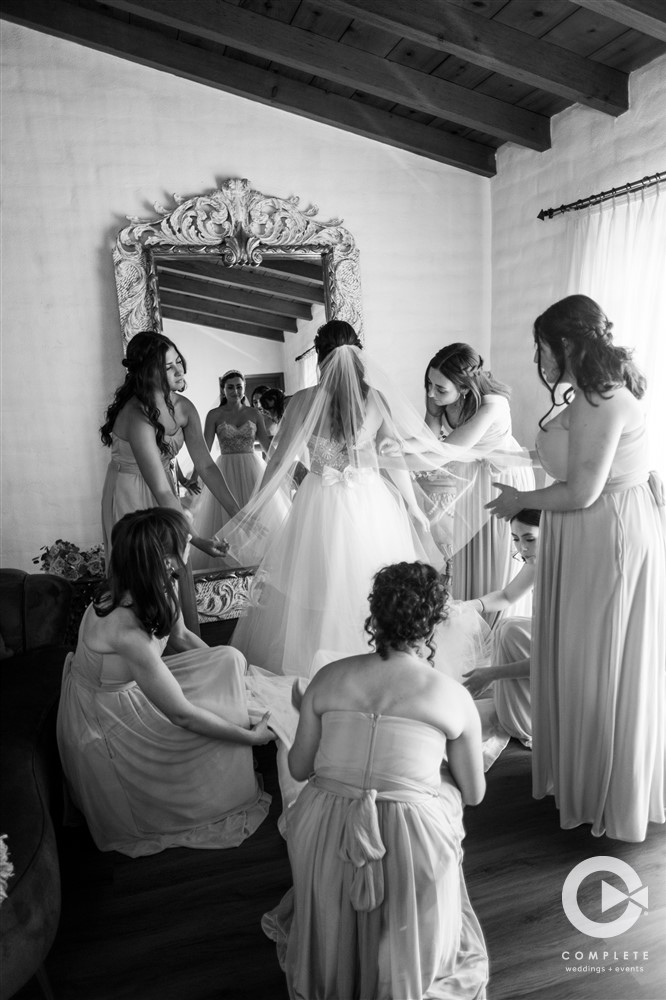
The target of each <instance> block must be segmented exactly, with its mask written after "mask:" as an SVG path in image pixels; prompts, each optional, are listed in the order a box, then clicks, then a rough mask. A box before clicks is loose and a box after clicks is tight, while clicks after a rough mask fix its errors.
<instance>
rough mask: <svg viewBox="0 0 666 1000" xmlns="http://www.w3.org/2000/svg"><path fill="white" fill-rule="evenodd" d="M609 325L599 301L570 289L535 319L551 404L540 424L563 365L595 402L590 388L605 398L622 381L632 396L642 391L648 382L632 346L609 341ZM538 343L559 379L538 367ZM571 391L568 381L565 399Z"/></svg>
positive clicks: (589, 400) (586, 394)
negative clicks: (570, 292)
mask: <svg viewBox="0 0 666 1000" xmlns="http://www.w3.org/2000/svg"><path fill="white" fill-rule="evenodd" d="M612 329H613V324H612V323H611V322H610V320H609V319H608V317H607V316H606V314H605V313H604V311H603V309H602V308H601V306H599V305H597V303H596V302H595V301H594V299H590V298H588V296H587V295H568V296H567V297H566V298H565V299H560V301H559V302H555V303H554V305H552V306H550V307H549V308H548V309H546V311H545V312H544V313H542V314H541V316H538V317H537V319H536V321H535V323H534V342H535V344H536V348H537V368H538V372H539V378H540V379H541V381H542V382H543V384H544V385H545V386H546V388H547V389H548V391H549V393H550V399H551V404H552V405H551V407H550V409H549V410H548V413H545V414H544V415H543V417H542V418H541V420H540V421H539V426H540V427H541V428H543V425H544V421H545V420H546V418H547V417H548V416H550V414H551V413H552V411H553V409H554V408H555V407H556V406H557V405H558V401H557V399H556V396H555V389H556V387H557V385H558V384H559V382H560V381H561V380H562V377H563V376H564V373H565V371H566V369H567V367H568V368H569V371H570V372H571V374H572V375H573V377H574V378H575V380H576V384H577V386H578V388H579V389H580V390H581V391H582V392H583V394H584V395H585V398H586V400H587V401H588V403H591V404H592V405H593V406H597V405H598V404H597V403H595V402H594V400H593V399H592V396H593V395H594V394H596V395H599V396H601V398H602V399H608V394H609V393H610V392H612V390H613V389H617V388H618V387H619V386H626V388H627V389H628V390H629V391H630V392H631V394H632V395H633V396H635V397H636V399H641V398H642V397H643V395H644V394H645V389H646V386H647V382H646V380H645V376H644V375H643V374H642V373H641V372H640V371H639V369H638V368H637V366H636V365H635V364H634V362H633V361H632V356H633V352H632V351H630V350H628V349H627V348H626V347H617V346H616V345H615V344H614V343H613V335H612V333H611V331H612ZM565 342H566V344H567V346H568V353H567V352H566V351H565ZM541 344H547V345H548V347H549V348H550V350H551V352H552V355H553V358H554V359H555V362H556V363H557V365H558V366H559V374H558V376H557V380H556V382H555V383H554V384H552V385H550V384H549V383H548V382H547V381H546V379H545V378H544V377H543V374H542V372H541ZM573 395H574V389H573V387H572V386H570V387H569V388H568V389H567V390H566V392H565V393H564V402H565V403H569V402H570V401H571V399H572V397H573Z"/></svg>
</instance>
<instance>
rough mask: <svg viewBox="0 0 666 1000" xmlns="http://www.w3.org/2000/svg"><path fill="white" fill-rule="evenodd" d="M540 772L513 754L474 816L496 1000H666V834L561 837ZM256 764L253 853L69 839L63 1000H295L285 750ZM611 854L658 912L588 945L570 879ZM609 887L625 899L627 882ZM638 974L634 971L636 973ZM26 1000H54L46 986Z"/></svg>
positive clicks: (60, 955) (475, 859) (520, 752)
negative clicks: (266, 796) (283, 817)
mask: <svg viewBox="0 0 666 1000" xmlns="http://www.w3.org/2000/svg"><path fill="white" fill-rule="evenodd" d="M530 757H531V755H530V752H529V751H528V750H526V749H524V748H523V747H522V746H521V745H520V744H518V743H515V742H514V741H512V742H511V743H510V744H509V746H508V747H507V748H506V750H505V751H504V752H503V753H502V755H501V757H500V758H499V760H498V761H497V762H496V763H495V764H494V765H493V767H492V769H491V770H490V772H489V773H488V776H487V777H488V791H487V793H486V797H485V799H484V801H483V802H482V803H481V805H479V806H477V807H476V808H468V809H467V810H466V813H465V825H466V829H467V837H466V839H465V842H464V848H465V861H464V868H465V874H466V879H467V886H468V890H469V894H470V897H471V899H472V903H473V905H474V907H475V910H476V913H477V915H478V917H479V920H480V922H481V925H482V927H483V930H484V934H485V936H486V942H487V945H488V951H489V955H490V963H491V978H490V986H489V991H488V997H489V1000H520V998H534V1000H664V997H666V940H665V935H664V931H663V928H664V927H666V884H665V883H666V879H665V878H664V873H665V869H666V863H665V861H666V859H665V855H664V848H665V846H666V830H665V829H664V827H654V828H651V830H650V833H649V836H648V838H647V840H646V841H645V843H643V844H633V845H632V844H622V843H620V842H618V841H611V840H608V839H607V838H605V837H603V838H600V839H596V838H593V837H592V836H591V835H590V834H589V831H588V828H579V829H577V830H572V831H563V830H560V828H559V824H558V821H557V813H556V810H555V808H554V805H553V803H552V801H551V800H543V801H541V802H536V801H535V800H534V799H532V797H531V771H530ZM256 758H257V764H258V769H259V770H260V771H261V772H262V774H263V775H264V778H265V784H266V788H267V790H268V791H270V792H271V793H272V794H273V803H272V806H271V812H270V815H269V817H268V818H267V819H266V820H265V822H264V823H263V824H262V826H261V827H260V828H259V830H258V831H257V832H256V833H255V834H254V835H253V836H252V837H251V838H250V839H249V840H248V841H246V842H245V844H243V845H242V846H241V847H238V848H235V849H232V850H227V851H196V850H189V849H184V848H179V849H174V850H168V851H165V852H163V853H162V854H158V855H155V856H153V857H149V858H139V859H130V858H126V857H124V856H122V855H120V854H116V853H111V854H102V853H100V852H99V851H97V850H96V848H95V847H94V845H93V844H92V841H91V840H90V837H89V835H88V833H87V831H86V830H85V829H81V828H79V829H70V830H68V831H65V832H63V833H62V835H61V855H62V879H63V913H62V920H61V925H60V930H59V933H58V936H57V939H56V942H55V945H54V947H53V949H52V951H51V954H50V956H49V958H48V959H47V962H46V969H47V973H48V976H49V978H50V981H51V985H52V988H53V991H54V994H55V997H56V1000H224V998H229V1000H243V998H248V1000H249V998H252V1000H283V998H286V996H287V994H286V990H285V986H284V981H283V977H282V974H281V971H280V969H279V966H278V963H277V960H276V957H275V950H274V946H273V944H272V943H271V942H270V941H268V940H267V939H266V938H265V937H264V936H263V934H262V932H261V928H260V918H261V914H262V913H263V912H264V911H265V910H267V909H269V908H270V907H272V906H273V905H274V904H275V903H276V902H277V901H278V900H279V899H280V897H281V895H282V893H283V892H284V891H285V890H286V889H287V888H288V886H289V884H290V872H289V865H288V861H287V855H286V849H285V845H284V842H283V841H282V838H281V837H280V835H279V834H278V832H277V828H276V820H277V816H278V815H279V810H280V801H279V790H278V787H277V777H276V770H275V751H274V747H272V746H268V747H262V748H260V749H259V750H258V751H257V754H256ZM598 855H610V856H612V857H614V858H621V859H623V860H624V861H626V862H628V863H629V864H630V865H632V866H633V867H634V869H635V870H636V872H637V873H638V875H639V876H640V878H641V880H642V883H643V884H644V885H647V887H648V890H649V909H648V910H647V911H645V912H643V914H642V915H641V916H640V918H639V919H638V921H637V922H636V924H635V925H634V926H633V927H632V928H631V929H630V930H628V931H627V932H625V933H623V934H621V935H620V936H618V937H615V938H608V939H595V938H591V937H586V936H584V935H583V934H582V933H581V932H579V931H577V930H576V929H575V928H574V927H573V926H572V925H571V924H570V923H569V922H568V920H567V918H566V917H565V915H564V913H563V911H562V905H561V893H562V885H563V882H564V879H565V878H566V876H567V874H568V873H569V871H570V870H571V869H572V868H573V867H574V866H575V865H576V864H578V862H580V861H582V860H584V859H587V858H592V857H595V856H598ZM604 877H605V878H606V881H608V882H609V883H611V884H614V885H616V886H617V887H618V888H622V883H621V882H619V881H618V880H617V877H616V876H613V875H608V876H604ZM579 901H580V902H581V905H582V906H583V908H584V909H585V912H586V913H587V915H588V916H590V917H592V918H593V919H602V920H608V919H614V918H615V917H617V916H618V915H619V914H620V913H621V912H622V906H621V905H618V906H617V908H615V909H613V910H609V911H608V913H607V914H605V915H604V916H600V889H599V881H598V879H597V880H593V879H590V880H588V882H587V883H584V884H583V886H582V888H581V891H580V893H579ZM576 951H578V952H579V953H580V952H582V953H583V957H582V959H579V960H578V961H575V960H574V955H575V953H576ZM563 952H569V953H570V954H571V960H570V961H567V960H565V959H563V958H562V953H563ZM590 952H593V953H594V952H597V953H598V958H597V959H594V958H592V959H590V958H589V953H590ZM604 952H606V953H608V954H607V957H606V958H603V953H604ZM634 952H637V953H638V957H637V958H634ZM645 952H647V953H648V957H647V958H645V957H644V953H645ZM625 953H627V957H626V958H625ZM567 966H569V968H570V969H571V967H572V966H575V967H576V970H575V971H568V970H567ZM628 966H629V967H633V969H634V971H622V970H623V969H624V968H626V967H628ZM579 967H580V968H581V969H582V971H579ZM600 967H601V968H603V969H604V971H603V972H597V971H593V970H596V969H597V968H600ZM636 970H640V971H636ZM17 1000H42V994H41V992H40V990H39V987H38V986H37V984H36V981H34V980H33V981H32V982H31V983H30V984H28V985H27V986H26V987H25V988H24V989H23V990H21V992H20V993H19V994H17ZM339 1000H351V998H345V997H341V998H339Z"/></svg>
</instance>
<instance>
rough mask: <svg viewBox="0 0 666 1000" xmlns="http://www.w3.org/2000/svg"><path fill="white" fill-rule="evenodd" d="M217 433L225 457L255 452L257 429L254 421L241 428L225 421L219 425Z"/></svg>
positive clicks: (245, 422) (243, 424) (247, 422)
mask: <svg viewBox="0 0 666 1000" xmlns="http://www.w3.org/2000/svg"><path fill="white" fill-rule="evenodd" d="M215 433H216V434H217V440H218V441H219V442H220V451H221V452H222V454H223V455H240V454H244V453H248V452H252V451H254V439H255V436H256V433H257V429H256V424H255V423H254V421H253V420H246V421H244V423H242V424H241V425H240V426H239V427H236V425H235V424H228V423H226V421H224V422H223V423H221V424H218V425H217V427H216V428H215Z"/></svg>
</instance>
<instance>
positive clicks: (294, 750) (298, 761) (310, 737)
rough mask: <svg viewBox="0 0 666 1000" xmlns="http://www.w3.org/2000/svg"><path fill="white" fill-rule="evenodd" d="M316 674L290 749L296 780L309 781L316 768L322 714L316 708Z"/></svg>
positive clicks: (307, 690)
mask: <svg viewBox="0 0 666 1000" xmlns="http://www.w3.org/2000/svg"><path fill="white" fill-rule="evenodd" d="M317 676H318V675H315V677H314V679H313V680H312V681H311V683H310V685H309V686H308V687H307V688H306V691H305V694H304V695H303V699H302V701H301V705H300V715H299V717H298V728H297V730H296V736H295V738H294V742H293V744H292V747H291V750H290V751H289V757H288V761H289V770H290V771H291V774H292V777H293V778H295V779H296V781H307V779H308V778H309V777H310V775H311V774H312V771H313V770H314V760H315V756H316V754H317V749H318V747H319V743H320V741H321V716H320V715H317V713H316V712H315V708H314V698H315V692H316V689H317V687H318V685H317V683H316V680H317Z"/></svg>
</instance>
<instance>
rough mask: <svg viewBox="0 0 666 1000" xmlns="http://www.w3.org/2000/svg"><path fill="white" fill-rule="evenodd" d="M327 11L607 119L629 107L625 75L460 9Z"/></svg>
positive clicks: (348, 7) (366, 5) (379, 1)
mask: <svg viewBox="0 0 666 1000" xmlns="http://www.w3.org/2000/svg"><path fill="white" fill-rule="evenodd" d="M605 3H606V0H602V5H601V6H603V5H605ZM326 7H327V8H328V9H330V10H336V11H339V12H340V13H342V14H347V15H349V17H354V18H358V19H359V20H360V21H363V22H365V23H366V24H371V25H373V26H374V27H376V28H382V29H384V30H386V31H392V32H395V34H396V35H400V36H401V37H403V38H409V39H410V40H411V41H413V42H418V43H419V44H421V45H426V46H428V48H431V49H434V50H436V51H441V52H448V53H451V54H452V55H456V56H459V57H460V58H461V59H464V60H466V61H467V62H470V63H473V64H474V65H476V66H483V67H484V68H485V69H489V70H492V71H493V72H495V73H502V74H504V75H505V76H510V77H511V78H512V79H515V80H520V81H522V82H523V83H528V84H530V86H532V87H538V88H539V89H540V90H546V91H548V92H550V93H552V94H558V95H559V96H560V97H566V98H567V100H570V101H577V102H578V103H579V104H586V105H588V106H589V107H591V108H596V109H597V110H598V111H604V112H606V113H607V114H611V115H619V114H621V113H622V112H623V111H626V110H627V107H628V106H629V85H628V80H629V77H628V76H627V74H626V73H621V72H620V71H619V70H616V69H612V68H611V67H609V66H603V65H602V64H601V63H595V62H592V60H590V59H583V58H582V56H579V55H576V53H575V52H568V51H567V50H566V49H562V48H560V47H559V46H557V45H551V44H549V43H548V42H544V41H539V39H538V38H532V37H531V36H529V35H526V34H525V32H523V31H516V30H515V28H510V27H509V26H508V25H506V24H502V23H501V22H499V21H492V20H490V19H488V18H485V17H480V16H479V15H478V14H471V13H469V12H468V11H466V10H462V9H461V8H460V7H456V6H453V5H449V4H446V3H438V2H437V0H419V3H418V4H406V3H405V2H404V0H326Z"/></svg>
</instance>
